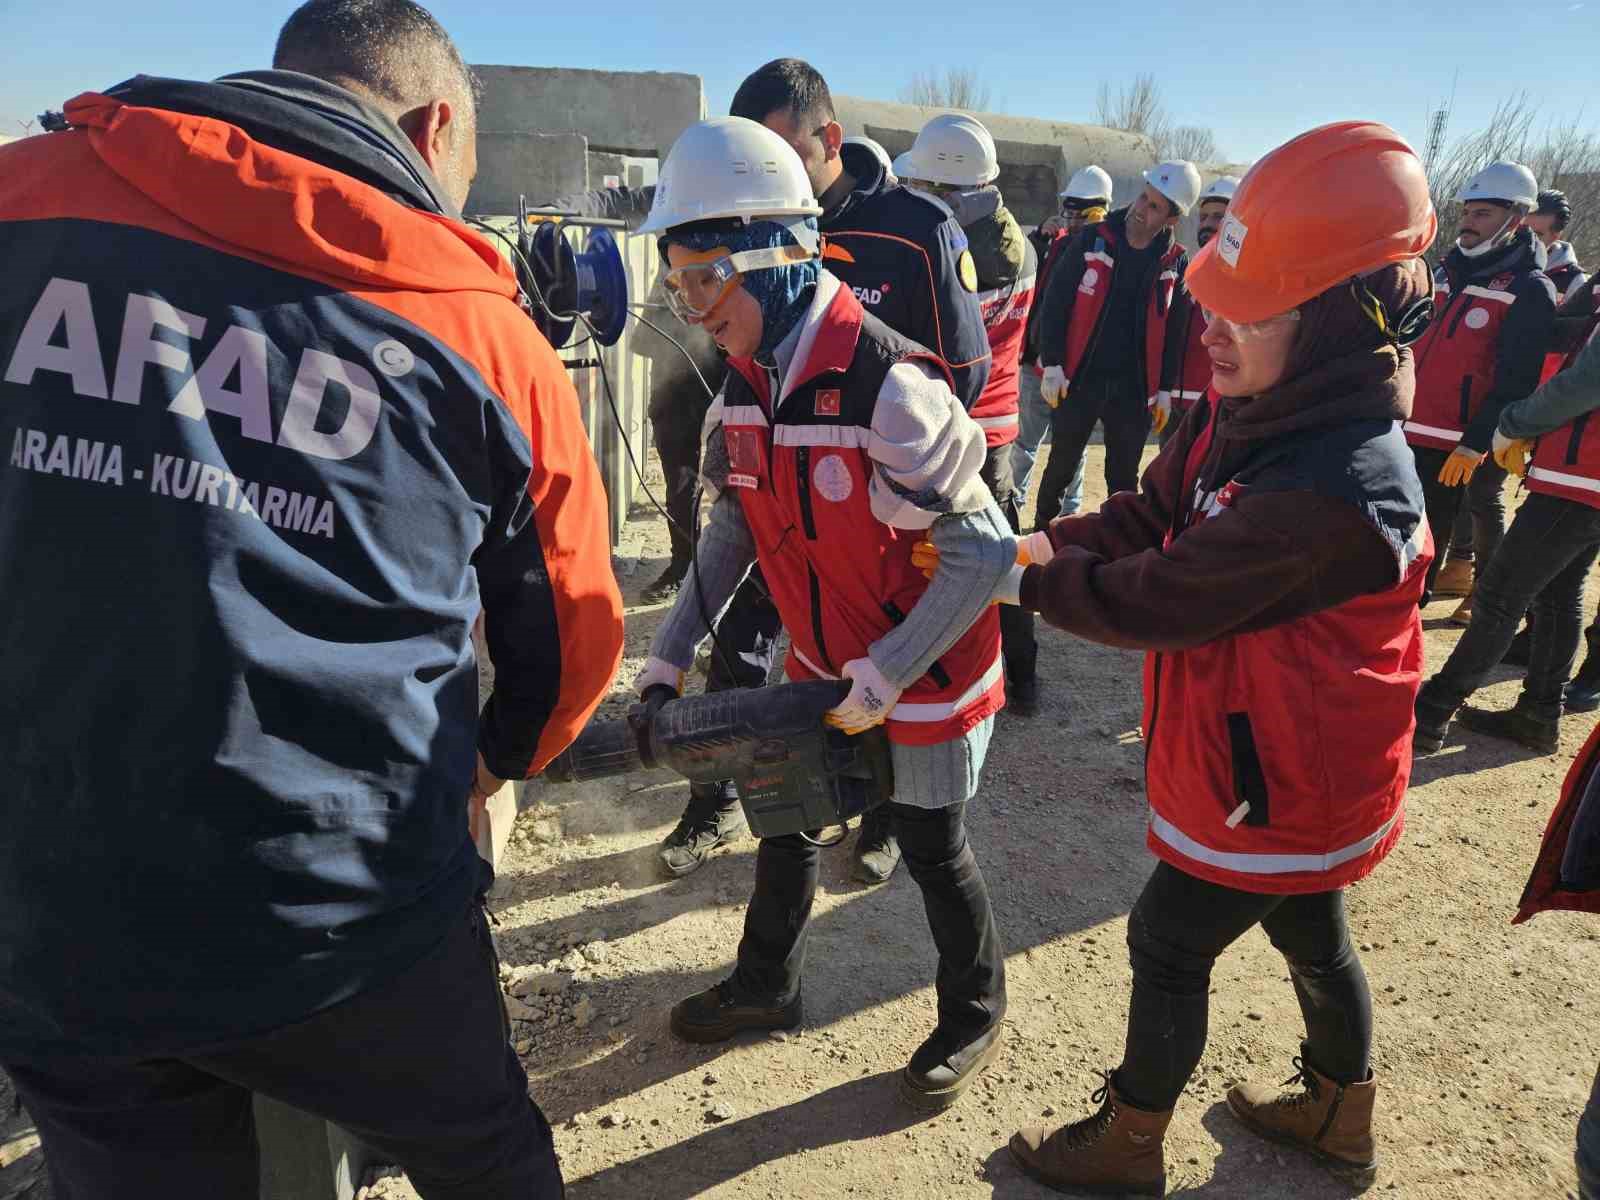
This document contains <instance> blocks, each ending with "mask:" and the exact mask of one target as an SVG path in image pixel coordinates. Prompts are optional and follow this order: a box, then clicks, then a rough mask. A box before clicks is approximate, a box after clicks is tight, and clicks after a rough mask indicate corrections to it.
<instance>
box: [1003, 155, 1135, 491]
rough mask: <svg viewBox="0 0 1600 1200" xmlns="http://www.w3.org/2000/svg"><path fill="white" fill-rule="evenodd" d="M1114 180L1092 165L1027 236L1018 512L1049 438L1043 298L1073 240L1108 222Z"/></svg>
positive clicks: (1016, 460)
mask: <svg viewBox="0 0 1600 1200" xmlns="http://www.w3.org/2000/svg"><path fill="white" fill-rule="evenodd" d="M1111 191H1112V188H1111V176H1109V175H1107V174H1106V173H1105V170H1104V169H1103V168H1101V167H1098V166H1095V165H1093V164H1090V165H1089V166H1087V167H1082V168H1080V169H1079V170H1078V171H1076V172H1074V173H1073V176H1072V178H1071V179H1070V180H1068V181H1067V186H1066V187H1064V188H1062V189H1061V194H1060V196H1058V197H1057V199H1059V200H1060V202H1061V211H1060V212H1059V213H1057V214H1056V215H1055V216H1052V217H1047V218H1046V219H1045V220H1044V222H1043V223H1041V224H1040V226H1039V227H1038V228H1037V229H1035V230H1034V231H1033V232H1032V233H1030V234H1029V235H1028V240H1029V241H1030V242H1032V243H1033V252H1034V253H1035V254H1036V255H1037V256H1038V258H1039V282H1038V285H1037V287H1036V288H1035V291H1034V305H1033V308H1032V309H1031V310H1029V312H1028V329H1027V333H1026V335H1025V336H1024V338H1023V343H1022V364H1023V370H1022V385H1021V394H1020V395H1019V397H1018V400H1017V407H1018V428H1017V440H1016V441H1015V442H1014V443H1013V444H1012V447H1011V474H1012V476H1013V478H1014V479H1015V480H1016V487H1017V506H1018V507H1019V508H1026V507H1027V506H1028V485H1029V483H1030V482H1031V481H1032V479H1033V464H1034V461H1035V460H1036V459H1037V458H1038V456H1039V443H1041V442H1042V441H1044V437H1045V434H1047V433H1049V432H1050V406H1049V405H1048V404H1046V403H1045V402H1044V396H1043V395H1041V394H1040V391H1039V385H1040V379H1041V377H1042V376H1043V375H1044V368H1043V367H1041V366H1040V365H1039V297H1042V296H1043V295H1044V289H1045V283H1046V281H1047V280H1048V279H1049V278H1050V272H1051V270H1052V269H1053V268H1054V267H1055V265H1056V263H1057V262H1058V261H1059V260H1060V258H1061V252H1062V251H1063V250H1065V249H1066V248H1067V247H1068V246H1070V245H1071V244H1072V239H1073V238H1074V237H1076V236H1077V235H1078V234H1079V233H1080V232H1082V230H1083V227H1084V226H1085V225H1091V224H1098V223H1099V222H1101V221H1103V220H1105V216H1106V210H1107V209H1108V208H1109V207H1110V206H1111ZM1059 506H1060V512H1061V515H1062V516H1065V517H1070V516H1071V515H1072V514H1073V513H1075V512H1077V511H1078V510H1079V509H1080V508H1082V507H1083V464H1082V463H1081V462H1080V463H1079V464H1078V470H1077V473H1076V474H1074V475H1073V476H1072V479H1071V480H1070V481H1069V482H1068V484H1067V487H1066V490H1065V491H1064V492H1063V493H1062V494H1061V496H1060V497H1059Z"/></svg>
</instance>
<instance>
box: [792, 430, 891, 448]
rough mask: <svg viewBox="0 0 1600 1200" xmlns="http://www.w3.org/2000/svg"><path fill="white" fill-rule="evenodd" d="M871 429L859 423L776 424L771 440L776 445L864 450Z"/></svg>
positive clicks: (870, 438)
mask: <svg viewBox="0 0 1600 1200" xmlns="http://www.w3.org/2000/svg"><path fill="white" fill-rule="evenodd" d="M871 440H872V430H870V429H867V428H865V427H864V426H861V425H776V426H774V427H773V430H772V442H773V444H774V445H776V446H838V447H841V448H845V449H854V450H865V449H866V448H867V445H868V444H869V443H870V442H871Z"/></svg>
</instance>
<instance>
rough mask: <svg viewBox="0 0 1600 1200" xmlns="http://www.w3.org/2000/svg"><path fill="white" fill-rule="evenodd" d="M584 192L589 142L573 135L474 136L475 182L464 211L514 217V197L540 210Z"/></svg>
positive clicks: (498, 133)
mask: <svg viewBox="0 0 1600 1200" xmlns="http://www.w3.org/2000/svg"><path fill="white" fill-rule="evenodd" d="M588 189H589V139H588V138H586V137H584V136H583V135H582V134H577V133H532V132H512V131H508V130H499V131H496V130H481V129H480V130H479V131H478V177H477V179H475V180H474V181H473V183H472V194H471V195H470V196H468V197H467V209H466V211H467V212H469V213H472V214H474V215H477V216H490V215H493V216H515V215H516V213H517V197H518V196H526V197H527V198H528V203H529V204H530V205H531V204H541V203H544V202H545V201H546V200H547V199H548V198H549V197H551V196H570V195H572V194H573V193H575V192H584V191H588Z"/></svg>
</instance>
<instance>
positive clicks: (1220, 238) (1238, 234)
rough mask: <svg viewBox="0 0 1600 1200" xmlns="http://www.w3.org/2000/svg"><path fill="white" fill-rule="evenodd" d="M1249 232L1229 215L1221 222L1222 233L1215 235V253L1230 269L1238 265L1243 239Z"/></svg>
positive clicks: (1235, 218) (1234, 217) (1241, 222)
mask: <svg viewBox="0 0 1600 1200" xmlns="http://www.w3.org/2000/svg"><path fill="white" fill-rule="evenodd" d="M1249 235H1250V230H1249V229H1247V228H1246V227H1245V223H1244V222H1243V221H1241V220H1239V218H1238V217H1236V216H1234V215H1233V214H1232V213H1229V214H1228V215H1227V216H1226V217H1225V218H1224V219H1223V222H1222V232H1221V233H1219V234H1218V235H1217V253H1218V255H1220V256H1221V258H1222V261H1223V262H1225V263H1227V264H1228V265H1229V266H1230V267H1237V266H1238V265H1239V252H1240V251H1241V250H1243V249H1244V239H1245V238H1246V237H1248V236H1249Z"/></svg>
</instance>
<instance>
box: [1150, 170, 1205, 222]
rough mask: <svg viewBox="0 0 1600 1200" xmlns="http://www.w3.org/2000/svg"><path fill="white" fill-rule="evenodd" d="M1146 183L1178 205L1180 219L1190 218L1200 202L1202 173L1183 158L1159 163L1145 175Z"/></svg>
mask: <svg viewBox="0 0 1600 1200" xmlns="http://www.w3.org/2000/svg"><path fill="white" fill-rule="evenodd" d="M1144 181H1145V182H1146V183H1148V184H1149V185H1150V186H1151V187H1153V188H1155V190H1156V191H1158V192H1160V193H1161V194H1162V195H1163V196H1165V197H1166V198H1167V199H1168V200H1171V201H1172V202H1173V203H1174V204H1176V205H1177V206H1178V215H1179V216H1180V217H1186V216H1188V215H1189V210H1190V209H1191V208H1193V207H1194V206H1195V204H1197V203H1198V202H1199V200H1200V172H1199V171H1197V170H1195V166H1194V164H1193V163H1192V162H1185V161H1184V160H1183V159H1181V158H1178V159H1174V160H1173V161H1171V162H1164V163H1157V164H1156V165H1155V166H1153V167H1151V168H1150V169H1149V170H1148V171H1146V172H1145V173H1144Z"/></svg>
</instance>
